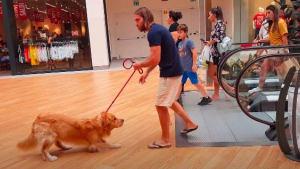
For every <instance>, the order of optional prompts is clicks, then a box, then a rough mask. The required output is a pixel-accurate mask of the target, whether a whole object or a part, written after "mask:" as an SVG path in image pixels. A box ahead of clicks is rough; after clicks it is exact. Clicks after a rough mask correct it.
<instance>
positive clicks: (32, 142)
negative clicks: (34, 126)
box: [17, 133, 37, 151]
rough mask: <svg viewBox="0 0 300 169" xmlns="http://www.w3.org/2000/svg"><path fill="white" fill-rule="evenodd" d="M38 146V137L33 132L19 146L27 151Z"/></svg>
mask: <svg viewBox="0 0 300 169" xmlns="http://www.w3.org/2000/svg"><path fill="white" fill-rule="evenodd" d="M36 146H37V138H36V137H35V136H34V135H33V133H31V134H30V135H29V136H28V137H27V138H26V139H25V140H22V141H20V142H19V143H18V144H17V147H18V148H19V149H20V150H23V151H26V150H30V149H33V148H35V147H36Z"/></svg>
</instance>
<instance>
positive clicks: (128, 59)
mask: <svg viewBox="0 0 300 169" xmlns="http://www.w3.org/2000/svg"><path fill="white" fill-rule="evenodd" d="M127 61H130V62H131V66H130V67H126V66H125V63H126V62H127ZM133 63H134V61H133V60H132V59H130V58H127V59H125V60H124V61H123V67H124V68H125V69H131V68H132V65H133ZM135 71H136V70H134V71H133V73H132V74H131V76H130V77H129V79H128V80H127V82H126V83H125V85H124V86H123V87H122V89H121V91H120V92H119V93H118V95H117V96H116V98H115V99H114V100H113V101H112V102H111V104H110V106H109V107H108V109H107V110H106V112H108V110H109V109H110V107H111V106H112V105H113V104H114V102H115V101H116V100H117V98H118V97H119V95H120V93H121V92H122V91H123V89H124V88H125V86H126V85H127V83H128V82H129V80H130V79H131V77H132V76H133V75H134V73H135ZM138 72H139V73H140V74H143V69H139V70H138Z"/></svg>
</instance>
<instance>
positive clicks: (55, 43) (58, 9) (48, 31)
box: [0, 0, 92, 74]
mask: <svg viewBox="0 0 300 169" xmlns="http://www.w3.org/2000/svg"><path fill="white" fill-rule="evenodd" d="M85 2H86V0H39V1H37V0H15V1H14V12H15V19H16V25H17V37H18V44H17V45H18V56H16V65H11V66H15V67H16V68H17V69H16V70H17V74H23V73H32V72H41V73H43V72H51V71H68V70H81V69H92V61H91V56H90V53H91V52H90V45H89V36H88V31H87V30H88V27H87V26H88V23H87V16H86V6H85ZM0 19H2V18H1V15H0ZM0 26H1V25H0ZM0 34H5V32H1V29H0ZM49 39H50V40H49ZM8 53H9V52H8Z"/></svg>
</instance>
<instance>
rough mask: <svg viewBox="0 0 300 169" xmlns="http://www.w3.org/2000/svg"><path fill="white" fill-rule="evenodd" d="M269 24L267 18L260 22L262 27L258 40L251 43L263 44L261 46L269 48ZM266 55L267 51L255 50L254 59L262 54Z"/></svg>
mask: <svg viewBox="0 0 300 169" xmlns="http://www.w3.org/2000/svg"><path fill="white" fill-rule="evenodd" d="M268 30H269V23H268V18H267V17H266V20H265V21H263V22H262V26H261V28H260V30H259V34H258V37H259V39H257V38H256V39H254V41H253V43H258V41H259V42H261V43H263V44H262V46H269V45H270V40H269V32H268ZM264 51H265V52H266V53H267V50H264V49H261V50H257V51H256V54H255V55H256V56H255V57H259V56H260V55H261V54H262V53H263V52H264Z"/></svg>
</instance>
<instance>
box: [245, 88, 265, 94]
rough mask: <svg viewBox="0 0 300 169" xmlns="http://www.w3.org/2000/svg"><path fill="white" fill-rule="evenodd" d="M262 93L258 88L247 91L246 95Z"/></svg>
mask: <svg viewBox="0 0 300 169" xmlns="http://www.w3.org/2000/svg"><path fill="white" fill-rule="evenodd" d="M259 91H262V90H261V89H260V88H259V87H256V88H253V89H252V90H249V91H248V93H250V94H252V93H254V92H259Z"/></svg>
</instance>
